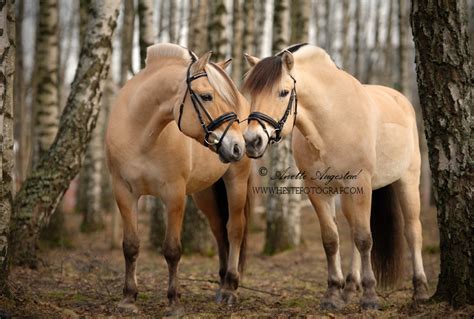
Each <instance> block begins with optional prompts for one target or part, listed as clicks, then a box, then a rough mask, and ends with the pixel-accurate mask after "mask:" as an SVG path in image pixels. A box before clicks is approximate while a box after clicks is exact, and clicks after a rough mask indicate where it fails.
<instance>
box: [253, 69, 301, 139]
mask: <svg viewBox="0 0 474 319" xmlns="http://www.w3.org/2000/svg"><path fill="white" fill-rule="evenodd" d="M290 77H291V79H292V80H293V89H291V95H290V99H289V101H288V105H287V106H286V110H285V113H284V114H283V116H282V117H281V118H280V120H279V121H278V122H277V121H275V120H274V119H273V118H272V117H270V116H268V115H267V114H265V113H262V112H252V113H250V114H249V117H248V119H247V121H248V122H249V123H250V121H257V122H258V124H260V125H261V126H262V128H263V131H264V132H265V134H267V137H268V142H269V143H270V144H273V143H279V142H280V141H281V139H282V137H281V132H282V130H283V126H284V125H285V123H286V120H287V119H288V116H289V115H290V113H291V109H292V108H293V102H294V104H295V110H294V118H293V127H294V126H295V123H296V114H297V110H298V98H297V96H296V80H295V78H294V77H292V76H291V75H290ZM265 123H268V124H270V125H271V126H272V127H273V132H272V133H271V134H270V133H269V132H268V130H267V127H266V126H265ZM273 133H274V134H273Z"/></svg>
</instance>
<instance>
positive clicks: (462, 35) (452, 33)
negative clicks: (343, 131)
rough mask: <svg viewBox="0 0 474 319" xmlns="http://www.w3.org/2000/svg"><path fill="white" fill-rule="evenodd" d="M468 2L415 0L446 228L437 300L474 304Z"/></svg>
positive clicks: (424, 103)
mask: <svg viewBox="0 0 474 319" xmlns="http://www.w3.org/2000/svg"><path fill="white" fill-rule="evenodd" d="M465 8H466V2H465V1H451V2H443V3H441V2H439V1H434V0H426V1H420V0H414V1H413V2H412V8H411V24H412V30H413V37H414V41H415V48H416V65H417V68H416V70H417V80H418V89H419V94H420V102H421V107H422V111H423V120H424V123H425V133H426V139H427V142H428V150H429V159H430V167H431V173H432V177H433V184H434V195H435V198H436V206H437V209H438V225H439V231H440V259H441V273H440V275H439V281H438V286H437V290H436V294H435V298H437V299H441V300H446V301H448V302H449V303H450V304H451V305H453V306H455V307H458V306H462V305H464V304H473V303H474V258H473V253H474V251H473V240H472V234H474V216H473V214H474V200H473V190H474V165H473V158H472V154H473V143H472V123H471V121H472V119H471V115H472V113H471V112H472V107H473V103H474V101H473V88H474V86H473V84H474V83H473V76H472V62H471V52H470V50H469V41H468V35H467V20H466V12H465Z"/></svg>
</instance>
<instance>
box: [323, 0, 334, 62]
mask: <svg viewBox="0 0 474 319" xmlns="http://www.w3.org/2000/svg"><path fill="white" fill-rule="evenodd" d="M331 2H334V0H333V1H331V0H326V1H325V4H324V8H325V12H324V13H325V18H324V21H325V37H324V38H325V41H324V47H325V49H326V51H327V53H328V54H329V55H332V42H333V39H332V32H333V21H332V19H333V16H332V14H331V13H332V7H331Z"/></svg>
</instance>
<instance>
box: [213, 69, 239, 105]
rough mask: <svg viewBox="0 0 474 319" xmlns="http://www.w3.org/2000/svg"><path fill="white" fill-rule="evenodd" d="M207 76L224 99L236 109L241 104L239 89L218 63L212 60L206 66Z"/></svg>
mask: <svg viewBox="0 0 474 319" xmlns="http://www.w3.org/2000/svg"><path fill="white" fill-rule="evenodd" d="M205 71H206V73H207V78H208V80H209V83H210V84H211V86H212V87H213V88H214V90H216V91H217V93H219V95H220V96H221V97H222V98H223V99H224V101H225V102H226V103H227V104H229V105H232V106H235V107H236V109H237V108H238V106H239V98H238V94H237V92H238V89H237V87H236V86H235V84H234V82H232V80H231V79H230V77H229V75H227V73H226V72H225V71H224V70H222V69H221V68H220V67H219V66H217V64H215V63H213V62H211V63H209V64H207V65H206V66H205Z"/></svg>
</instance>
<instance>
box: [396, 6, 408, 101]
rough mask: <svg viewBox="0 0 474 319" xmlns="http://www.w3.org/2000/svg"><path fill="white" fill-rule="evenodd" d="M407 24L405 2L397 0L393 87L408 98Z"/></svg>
mask: <svg viewBox="0 0 474 319" xmlns="http://www.w3.org/2000/svg"><path fill="white" fill-rule="evenodd" d="M408 24H409V23H408V15H407V3H406V1H405V0H398V41H399V42H398V80H397V85H396V86H395V88H396V89H398V90H399V91H400V92H402V93H403V95H405V96H406V97H408V98H409V97H410V95H411V93H410V88H409V81H408V72H407V66H408V64H407V60H408V59H407V53H408V51H407V49H408V37H407V35H408Z"/></svg>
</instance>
